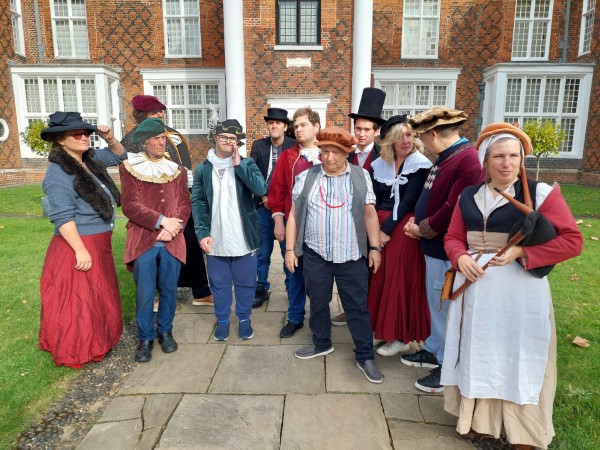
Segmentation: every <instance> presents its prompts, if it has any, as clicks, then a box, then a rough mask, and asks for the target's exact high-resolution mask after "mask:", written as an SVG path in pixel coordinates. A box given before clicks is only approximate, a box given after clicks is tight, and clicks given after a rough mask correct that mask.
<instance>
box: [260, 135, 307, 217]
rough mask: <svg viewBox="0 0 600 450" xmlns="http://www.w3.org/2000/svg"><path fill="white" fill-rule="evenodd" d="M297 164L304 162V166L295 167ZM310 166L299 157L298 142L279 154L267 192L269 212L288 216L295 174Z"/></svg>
mask: <svg viewBox="0 0 600 450" xmlns="http://www.w3.org/2000/svg"><path fill="white" fill-rule="evenodd" d="M298 164H300V165H303V164H306V167H296V166H297V165H298ZM311 166H312V164H311V163H309V162H307V161H306V160H305V159H304V158H302V159H300V146H299V145H298V144H296V146H295V147H292V148H289V149H287V150H285V151H284V152H283V153H282V154H281V156H280V157H279V159H277V164H276V165H275V170H274V171H273V177H272V178H271V184H270V185H269V191H268V193H267V194H268V197H269V198H268V204H269V209H270V210H271V212H273V213H276V212H280V213H283V214H284V216H285V219H287V218H288V215H289V214H290V210H291V209H292V189H293V187H294V183H295V181H296V175H298V174H299V173H301V172H303V171H304V170H306V169H308V168H309V167H311ZM300 169H301V170H300Z"/></svg>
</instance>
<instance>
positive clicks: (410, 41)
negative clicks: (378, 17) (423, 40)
mask: <svg viewBox="0 0 600 450" xmlns="http://www.w3.org/2000/svg"><path fill="white" fill-rule="evenodd" d="M418 54H419V19H405V20H404V28H403V30H402V56H418Z"/></svg>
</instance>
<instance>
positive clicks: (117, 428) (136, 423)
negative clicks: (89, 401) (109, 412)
mask: <svg viewBox="0 0 600 450" xmlns="http://www.w3.org/2000/svg"><path fill="white" fill-rule="evenodd" d="M141 432H142V420H141V419H134V420H125V421H121V422H107V423H100V424H97V425H94V427H93V428H92V429H91V430H90V432H89V433H88V434H87V436H86V437H85V438H84V439H83V441H81V444H79V446H77V448H78V450H104V449H119V450H130V449H131V450H134V449H135V448H136V445H137V443H138V440H139V437H140V434H141Z"/></svg>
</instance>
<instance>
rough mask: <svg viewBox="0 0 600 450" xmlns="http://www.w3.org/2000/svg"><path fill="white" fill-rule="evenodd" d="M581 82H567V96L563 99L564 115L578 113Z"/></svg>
mask: <svg viewBox="0 0 600 450" xmlns="http://www.w3.org/2000/svg"><path fill="white" fill-rule="evenodd" d="M579 81H580V80H578V79H567V80H566V81H565V95H564V97H563V107H562V112H563V114H574V113H576V112H577V102H578V100H579Z"/></svg>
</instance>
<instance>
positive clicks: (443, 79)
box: [373, 68, 462, 117]
mask: <svg viewBox="0 0 600 450" xmlns="http://www.w3.org/2000/svg"><path fill="white" fill-rule="evenodd" d="M461 71H462V69H460V68H439V69H438V68H433V69H418V68H402V69H387V68H378V69H373V76H374V80H375V82H374V87H376V88H379V89H382V86H383V85H386V84H391V83H396V84H400V83H411V84H413V85H416V84H422V85H430V86H435V85H439V86H446V87H447V91H446V96H447V100H446V102H445V105H444V106H448V107H450V108H454V104H455V101H456V85H457V81H458V76H459V75H460V73H461ZM395 89H397V87H396V88H395ZM411 95H412V97H413V99H414V95H415V94H414V93H413V94H411ZM432 100H433V97H432ZM388 102H389V98H388V97H387V96H386V103H384V106H383V111H382V117H384V116H385V115H386V111H390V110H391V111H390V114H389V116H391V115H395V114H404V113H405V112H406V110H404V109H402V110H401V109H400V108H397V106H398V105H397V104H394V107H393V108H389V107H387V106H388V105H389V103H388ZM415 106H420V105H415V104H414V102H413V104H412V105H411V111H410V112H409V113H410V114H411V115H414V111H415ZM434 106H439V105H435V104H433V103H431V104H430V105H428V106H427V107H425V108H424V109H423V108H417V109H419V111H420V110H427V109H430V108H431V107H434ZM389 116H388V117H389Z"/></svg>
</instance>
